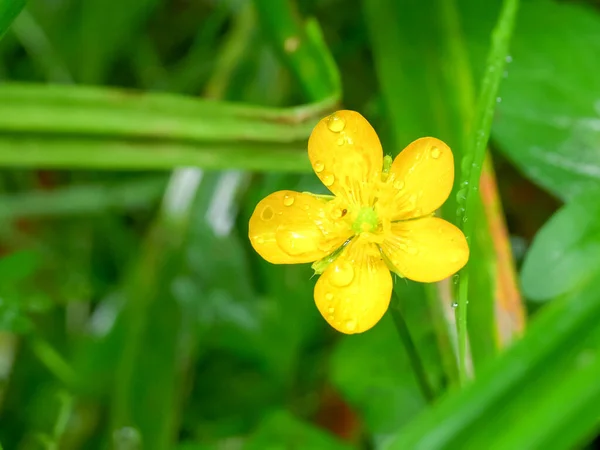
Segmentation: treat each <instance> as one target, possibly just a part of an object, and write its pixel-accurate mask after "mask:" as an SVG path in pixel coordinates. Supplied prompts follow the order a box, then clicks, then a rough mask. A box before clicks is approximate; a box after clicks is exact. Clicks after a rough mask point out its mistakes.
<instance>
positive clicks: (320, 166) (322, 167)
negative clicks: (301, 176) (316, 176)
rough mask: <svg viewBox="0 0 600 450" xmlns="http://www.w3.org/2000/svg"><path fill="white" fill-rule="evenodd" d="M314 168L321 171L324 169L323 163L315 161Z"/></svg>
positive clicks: (318, 171)
mask: <svg viewBox="0 0 600 450" xmlns="http://www.w3.org/2000/svg"><path fill="white" fill-rule="evenodd" d="M314 168H315V172H317V173H321V172H323V169H325V164H323V163H322V162H321V161H315V164H314Z"/></svg>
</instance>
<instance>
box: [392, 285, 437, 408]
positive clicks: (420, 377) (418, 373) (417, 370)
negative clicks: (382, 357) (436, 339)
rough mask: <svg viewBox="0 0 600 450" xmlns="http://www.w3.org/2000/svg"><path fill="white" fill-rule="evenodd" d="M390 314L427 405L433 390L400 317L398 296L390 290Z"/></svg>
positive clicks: (406, 327) (432, 398) (431, 398)
mask: <svg viewBox="0 0 600 450" xmlns="http://www.w3.org/2000/svg"><path fill="white" fill-rule="evenodd" d="M389 311H390V314H391V315H392V319H393V320H394V325H395V326H396V330H397V331H398V335H399V336H400V339H401V340H402V342H403V343H404V348H405V349H406V353H407V354H408V359H409V360H410V364H411V366H412V368H413V372H414V374H415V378H416V380H417V383H418V384H419V388H420V389H421V393H422V394H423V397H425V400H427V402H428V403H431V402H433V400H434V398H435V395H434V393H433V389H432V388H431V386H430V385H429V380H428V379H427V372H426V371H425V367H424V366H423V362H422V361H421V358H420V357H419V352H418V351H417V348H416V346H415V343H414V342H413V340H412V338H411V336H410V331H409V330H408V326H407V325H406V322H405V320H404V317H402V311H401V308H400V299H399V298H398V294H397V293H396V291H395V290H393V289H392V302H391V304H390V308H389Z"/></svg>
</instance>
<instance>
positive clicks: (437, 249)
mask: <svg viewBox="0 0 600 450" xmlns="http://www.w3.org/2000/svg"><path fill="white" fill-rule="evenodd" d="M381 248H382V250H383V252H384V253H385V255H386V257H387V258H388V260H389V262H390V263H391V264H392V265H393V266H394V267H395V269H396V270H395V271H396V272H397V273H398V274H399V275H401V276H403V277H406V278H409V279H411V280H414V281H420V282H424V283H429V282H434V281H440V280H443V279H444V278H447V277H449V276H451V275H452V274H454V273H456V272H458V271H459V270H460V269H461V268H462V267H463V266H464V265H465V264H466V263H467V260H468V259H469V247H468V245H467V241H466V240H465V236H464V235H463V233H462V231H460V230H459V229H458V228H457V227H455V226H454V225H452V224H451V223H450V222H446V221H445V220H442V219H440V218H437V217H425V218H422V219H416V220H409V221H406V222H396V223H392V224H391V230H390V231H389V232H388V233H387V234H386V236H385V241H384V242H383V244H382V246H381Z"/></svg>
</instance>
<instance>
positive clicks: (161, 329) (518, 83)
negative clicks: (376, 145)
mask: <svg viewBox="0 0 600 450" xmlns="http://www.w3.org/2000/svg"><path fill="white" fill-rule="evenodd" d="M8 3H11V1H9V2H8ZM12 3H13V4H15V5H16V4H18V3H19V1H16V2H12ZM500 8H501V2H500V1H497V0H490V1H487V2H479V1H476V0H451V1H445V0H428V1H417V0H402V1H396V0H364V1H348V0H346V1H342V0H254V1H249V0H120V1H118V2H107V1H106V0H85V1H84V0H29V2H28V3H27V5H26V7H25V8H24V9H23V10H22V11H21V13H20V14H19V15H18V17H17V18H16V20H15V21H14V22H13V23H12V26H11V28H10V29H9V30H8V31H7V33H6V34H5V35H4V37H3V38H2V40H1V41H0V79H1V80H2V82H1V83H0V165H1V166H2V172H1V177H0V330H1V331H0V442H1V443H2V444H3V445H4V448H5V449H92V450H93V449H105V448H115V449H120V450H130V449H142V448H144V449H178V450H206V449H223V450H229V449H232V450H233V449H257V450H258V449H321V448H322V449H375V448H388V445H392V446H393V445H396V447H393V448H399V449H400V448H404V449H412V448H422V449H427V450H428V449H434V448H450V449H453V448H458V449H462V448H478V449H482V448H498V449H517V448H523V449H525V448H528V449H529V448H531V449H533V448H544V449H552V448H559V449H563V448H564V449H570V448H598V447H595V444H594V439H595V435H596V432H597V429H598V424H599V423H600V409H599V408H598V405H599V404H600V383H598V380H599V379H600V355H599V349H600V320H598V318H599V317H600V298H598V297H599V295H600V294H599V293H600V286H598V281H597V280H598V278H599V277H598V274H599V273H600V226H599V225H598V223H597V219H598V217H600V206H599V204H600V202H599V201H598V200H597V199H598V198H600V197H598V190H597V189H598V184H600V183H599V180H600V75H599V74H600V3H598V2H597V1H594V0H589V1H584V0H581V1H556V0H523V1H522V3H521V6H520V9H519V11H518V14H517V22H516V28H515V31H514V35H513V38H512V41H511V47H510V48H511V51H510V54H509V55H508V56H507V57H506V58H505V62H504V66H505V67H504V69H503V74H502V85H501V89H500V93H499V94H498V97H497V99H496V110H495V115H494V123H493V129H492V137H491V141H490V144H489V150H490V152H489V153H490V154H489V155H488V158H487V159H486V164H485V166H484V170H483V175H482V180H481V189H480V190H479V193H478V195H479V197H480V198H479V201H478V202H477V205H478V206H477V210H476V211H472V212H471V217H473V218H474V220H476V223H477V225H476V233H475V236H474V238H473V240H472V242H471V263H470V265H469V273H470V288H469V289H470V290H469V334H470V338H471V340H470V366H471V369H472V372H473V374H474V375H475V376H476V381H475V382H474V383H473V384H472V385H471V386H469V387H468V388H467V389H466V390H463V391H461V390H460V389H459V387H458V375H457V368H456V357H455V340H456V336H455V332H454V327H455V324H454V317H453V304H454V303H455V300H454V295H453V291H454V288H455V284H456V283H455V282H456V280H454V282H453V280H446V281H445V282H441V283H439V284H437V285H422V284H417V283H412V282H408V281H406V280H403V279H396V282H395V290H396V292H397V293H398V297H399V299H400V301H399V302H398V303H395V304H394V308H396V309H397V311H399V315H398V316H401V317H403V320H404V323H394V320H392V317H391V316H390V315H389V314H386V316H385V317H384V318H383V320H382V321H381V322H380V323H379V324H378V325H377V326H376V327H375V328H374V329H372V330H371V331H369V332H367V333H364V334H361V335H354V336H345V335H341V334H339V333H337V332H335V331H334V330H332V329H330V328H329V326H328V325H327V324H326V322H325V321H324V320H323V319H322V318H321V317H320V315H319V313H318V311H317V309H316V307H315V305H314V301H313V297H312V290H313V287H314V282H315V278H313V273H312V271H311V269H310V266H309V265H302V266H273V265H270V264H268V263H266V262H265V261H263V260H261V258H260V257H258V255H256V254H255V253H254V252H253V250H252V248H251V246H250V245H249V242H248V239H247V226H248V225H247V224H248V219H249V217H250V215H251V214H252V211H253V209H254V206H255V205H256V203H257V202H258V201H259V200H260V199H261V198H263V197H264V196H265V195H267V194H269V193H271V192H273V191H276V190H280V189H292V190H300V191H311V192H316V193H325V188H324V187H323V186H322V185H320V183H319V182H318V180H317V178H316V176H314V174H313V173H312V171H311V168H310V165H309V163H308V158H307V154H306V143H307V140H308V136H309V134H310V131H311V130H312V127H313V126H314V125H315V124H316V122H317V121H318V120H319V119H320V118H322V117H324V116H325V115H327V114H329V113H330V112H332V111H335V110H336V109H341V108H344V109H353V110H357V111H359V112H361V113H362V114H363V115H364V116H365V117H367V118H368V119H369V121H370V122H371V123H372V124H373V126H374V127H375V129H376V130H377V131H378V134H379V136H380V138H381V140H382V143H383V147H384V151H385V152H386V153H387V154H391V155H392V156H395V155H396V154H397V153H398V152H399V151H401V150H402V148H404V146H405V145H407V144H408V143H409V142H411V141H413V140H414V139H416V138H418V137H421V136H435V137H438V138H440V139H443V140H444V141H446V142H447V143H448V144H449V145H450V146H451V147H452V148H453V150H454V153H455V161H456V172H457V179H458V177H460V175H461V173H462V171H463V169H464V167H465V166H468V165H469V164H470V163H471V161H469V160H468V155H467V156H465V157H463V156H464V154H465V151H464V148H465V142H467V141H468V139H469V138H470V136H471V134H470V133H471V132H472V130H471V123H472V121H473V117H474V114H476V112H475V104H476V99H477V94H478V90H479V85H480V80H481V79H482V76H483V74H484V72H485V70H486V55H487V53H488V51H489V49H490V45H491V42H492V41H491V39H492V30H493V29H494V26H495V24H496V22H497V20H498V16H499V13H500ZM5 12H6V11H5V10H2V8H0V16H1V15H2V13H5ZM7 17H8V16H7ZM0 19H2V18H1V17H0ZM2 20H4V19H2ZM5 21H6V20H5ZM492 70H493V67H492ZM460 200H461V191H460V189H459V186H458V183H457V186H456V188H455V191H454V192H453V194H452V196H451V198H450V199H449V201H448V202H447V203H446V205H445V206H444V208H443V210H442V211H441V215H442V216H444V217H445V218H447V219H448V220H450V221H453V222H455V223H457V224H458V225H460V223H459V221H458V219H457V213H456V210H457V207H458V206H459V204H460ZM459 216H460V215H459ZM395 325H396V326H395ZM515 343H516V344H515ZM398 439H399V440H398ZM427 439H429V441H428V440H427ZM394 442H395V444H394Z"/></svg>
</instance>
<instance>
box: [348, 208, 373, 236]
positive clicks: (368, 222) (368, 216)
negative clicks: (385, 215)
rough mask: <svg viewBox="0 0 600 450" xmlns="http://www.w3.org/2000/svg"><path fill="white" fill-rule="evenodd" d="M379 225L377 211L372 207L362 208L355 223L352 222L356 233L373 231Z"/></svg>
mask: <svg viewBox="0 0 600 450" xmlns="http://www.w3.org/2000/svg"><path fill="white" fill-rule="evenodd" d="M378 225H379V219H378V217H377V213H376V212H375V209H373V208H371V207H367V208H362V209H361V210H360V211H359V212H358V215H357V216H356V219H355V220H354V223H353V224H352V230H353V231H354V233H356V234H360V233H364V232H372V231H375V230H376V229H377V226H378Z"/></svg>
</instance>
